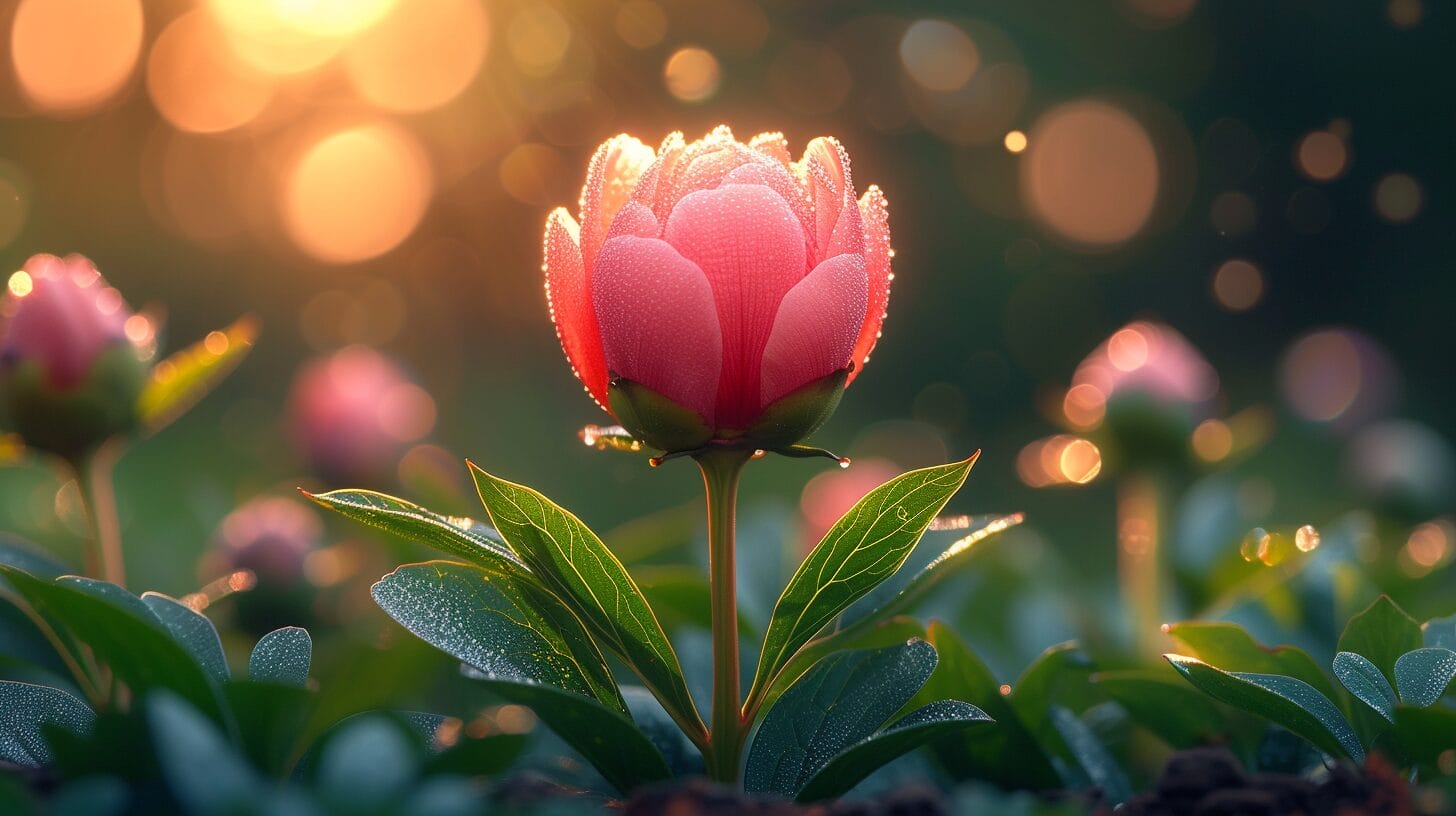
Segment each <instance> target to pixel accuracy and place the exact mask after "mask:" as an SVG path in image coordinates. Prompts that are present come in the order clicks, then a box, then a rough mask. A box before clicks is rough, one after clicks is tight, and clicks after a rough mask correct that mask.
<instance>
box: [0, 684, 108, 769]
mask: <svg viewBox="0 0 1456 816" xmlns="http://www.w3.org/2000/svg"><path fill="white" fill-rule="evenodd" d="M95 722H96V714H95V712H93V711H92V710H91V707H90V706H88V705H86V704H85V703H84V702H82V701H81V700H79V699H77V698H76V697H74V696H73V695H71V694H68V693H67V692H64V691H61V690H60V689H55V688H50V687H49V686H35V685H31V684H30V683H14V682H11V681H9V680H0V760H3V761H5V762H13V763H15V764H16V765H24V766H27V767H37V766H40V765H45V764H46V763H48V762H50V760H51V749H50V746H49V745H48V744H47V743H46V740H45V735H44V733H43V730H44V728H45V726H50V725H56V726H60V727H62V728H65V729H67V730H69V731H73V732H75V733H78V734H85V733H87V732H89V731H90V730H91V727H92V725H93V724H94V723H95Z"/></svg>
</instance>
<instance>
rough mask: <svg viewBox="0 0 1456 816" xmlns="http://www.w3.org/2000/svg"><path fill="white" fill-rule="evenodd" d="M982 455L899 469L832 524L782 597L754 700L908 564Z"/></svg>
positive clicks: (755, 682)
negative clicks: (796, 656) (814, 642)
mask: <svg viewBox="0 0 1456 816" xmlns="http://www.w3.org/2000/svg"><path fill="white" fill-rule="evenodd" d="M975 462H976V455H972V456H971V457H970V458H969V459H966V460H965V461H963V462H952V463H950V464H947V465H939V466H937V467H930V468H923V469H921V470H912V471H910V472H909V473H905V474H902V475H900V476H897V477H895V478H894V479H891V480H890V481H888V482H886V483H884V484H882V485H880V486H879V487H877V488H875V489H874V490H871V491H870V492H869V494H867V495H866V496H865V497H864V498H863V499H860V500H859V502H858V503H857V504H855V506H854V507H852V508H850V510H849V512H848V513H845V514H844V516H843V517H841V518H840V519H839V521H836V522H835V523H834V526H833V527H831V528H829V532H828V533H826V534H825V535H824V539H823V540H822V541H820V542H819V544H818V546H816V547H815V548H814V551H813V552H811V553H810V554H809V557H808V558H806V559H804V562H803V563H802V564H801V565H800V566H799V569H798V570H797V571H796V572H795V573H794V576H793V578H790V579H789V585H788V586H787V587H785V588H784V591H783V593H782V594H781V595H780V596H779V600H778V603H776V604H775V605H774V611H773V615H772V616H771V617H770V619H769V624H768V630H767V632H765V634H764V639H763V649H762V651H761V656H760V657H759V662H758V669H757V671H756V672H755V673H754V677H753V685H752V687H751V688H750V690H749V692H748V700H749V703H750V707H752V705H753V704H755V703H756V702H758V701H759V699H760V696H761V695H762V694H763V693H765V692H766V691H767V690H768V688H769V686H770V685H771V684H772V683H773V680H774V678H775V677H776V676H777V675H778V673H779V671H780V670H781V669H783V667H784V665H785V664H786V663H788V662H789V660H790V659H791V658H792V657H793V656H794V653H795V652H797V651H798V650H799V648H800V647H802V646H803V645H804V644H805V643H808V642H809V640H810V639H812V638H813V637H814V636H815V635H817V634H818V633H819V631H820V630H821V629H823V628H824V626H825V625H826V624H828V623H829V622H830V621H832V620H833V619H834V618H835V616H837V615H839V613H841V612H843V611H844V610H845V609H847V608H848V607H849V605H850V604H852V603H854V602H855V601H857V600H859V599H860V598H862V597H864V595H865V594H866V593H868V592H869V591H870V590H872V589H874V588H875V587H876V586H878V585H879V584H880V582H882V581H884V580H885V579H886V578H888V577H890V576H891V575H893V574H894V573H895V572H896V571H897V570H899V569H900V566H901V565H902V564H904V563H905V559H906V558H907V557H908V556H909V555H910V552H911V550H913V549H914V548H915V544H916V542H918V541H919V540H920V537H921V536H922V535H924V533H925V528H926V527H927V526H928V525H929V524H930V522H931V520H932V519H934V518H935V516H936V514H938V513H939V512H940V511H941V508H943V507H945V504H946V502H948V501H950V497H951V496H953V495H955V492H956V491H957V490H959V489H960V487H961V485H962V484H964V483H965V481H966V476H967V475H968V474H969V473H970V471H971V466H972V465H974V464H975Z"/></svg>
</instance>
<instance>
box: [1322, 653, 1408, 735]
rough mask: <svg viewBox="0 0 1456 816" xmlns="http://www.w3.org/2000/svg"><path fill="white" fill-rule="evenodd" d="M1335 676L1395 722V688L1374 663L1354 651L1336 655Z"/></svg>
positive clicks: (1381, 713) (1358, 697) (1361, 698)
mask: <svg viewBox="0 0 1456 816" xmlns="http://www.w3.org/2000/svg"><path fill="white" fill-rule="evenodd" d="M1334 670H1335V677H1336V678H1337V679H1338V680H1339V681H1340V684H1341V685H1343V686H1344V687H1345V688H1346V689H1348V690H1349V692H1350V693H1351V694H1353V695H1355V699H1357V700H1359V701H1360V702H1362V703H1364V704H1365V705H1367V706H1370V707H1371V708H1372V709H1374V710H1375V713H1377V714H1379V715H1380V716H1382V717H1384V718H1385V719H1386V720H1387V721H1389V722H1395V702H1396V701H1395V689H1393V688H1391V687H1390V681H1389V680H1386V679H1385V675H1383V674H1381V673H1380V669H1379V668H1377V667H1376V665H1375V664H1374V663H1371V662H1370V661H1369V660H1366V659H1365V658H1364V657H1362V656H1360V655H1357V654H1355V653H1354V652H1340V653H1339V654H1337V655H1335V663H1334Z"/></svg>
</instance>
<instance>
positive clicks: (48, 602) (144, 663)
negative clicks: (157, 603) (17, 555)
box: [0, 566, 222, 716]
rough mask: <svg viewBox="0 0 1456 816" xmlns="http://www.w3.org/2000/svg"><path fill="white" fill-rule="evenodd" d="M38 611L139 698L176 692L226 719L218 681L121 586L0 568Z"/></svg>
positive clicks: (147, 609)
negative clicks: (41, 576)
mask: <svg viewBox="0 0 1456 816" xmlns="http://www.w3.org/2000/svg"><path fill="white" fill-rule="evenodd" d="M0 572H3V573H4V575H5V577H6V578H8V579H9V581H10V584H11V586H13V587H14V588H15V591H16V592H17V593H19V594H20V596H21V597H22V598H24V599H25V601H26V602H27V603H29V604H30V605H31V606H32V607H34V608H35V609H36V611H38V612H40V613H41V614H42V615H44V616H46V617H47V618H49V619H50V620H52V621H54V622H55V623H57V624H58V625H60V626H63V627H65V628H66V629H67V630H68V631H69V632H70V634H71V635H72V636H74V637H75V639H76V640H78V641H80V642H82V643H84V644H86V645H87V646H88V647H90V649H91V651H92V653H93V654H94V655H95V656H96V658H97V659H98V660H100V661H101V662H103V663H105V664H106V665H108V666H110V667H111V671H112V672H113V673H114V674H115V676H116V678H117V679H118V680H120V681H122V682H124V683H126V684H127V685H128V686H130V687H131V690H132V691H133V692H134V693H135V694H137V695H138V696H142V695H145V694H147V693H149V692H151V691H152V690H154V689H170V690H172V691H174V692H176V693H177V694H179V695H181V696H182V697H183V698H185V699H186V700H187V701H188V702H190V703H192V704H193V705H194V706H196V707H197V708H199V709H200V710H202V711H203V712H204V713H206V714H208V715H210V716H221V714H222V707H221V704H220V703H219V700H218V690H217V685H216V681H214V680H213V679H212V677H211V676H210V675H209V674H208V673H207V672H206V670H204V669H203V668H202V666H201V665H200V664H199V663H198V662H197V660H195V659H194V658H193V657H192V654H191V653H189V652H188V651H187V650H186V649H185V648H184V647H183V646H182V645H181V644H180V643H178V642H177V640H176V639H175V638H174V637H173V636H172V635H171V633H170V632H168V631H167V629H166V628H165V627H164V626H163V625H162V622H161V621H160V620H158V619H157V616H156V615H155V614H153V613H152V610H151V609H149V608H147V605H146V604H145V603H143V602H142V601H141V600H140V599H139V598H137V597H136V596H135V595H132V594H131V593H129V592H127V591H126V590H124V589H122V588H121V587H119V586H116V585H115V584H108V583H106V582H104V581H96V580H92V579H90V578H78V577H76V576H64V577H61V578H57V579H56V580H54V581H45V580H41V579H39V578H35V577H33V576H31V575H28V574H27V573H24V572H21V571H19V570H16V569H13V568H9V567H4V566H0Z"/></svg>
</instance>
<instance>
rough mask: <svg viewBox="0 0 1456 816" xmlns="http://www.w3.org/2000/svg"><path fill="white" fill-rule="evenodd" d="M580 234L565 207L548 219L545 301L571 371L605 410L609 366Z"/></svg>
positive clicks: (558, 209)
mask: <svg viewBox="0 0 1456 816" xmlns="http://www.w3.org/2000/svg"><path fill="white" fill-rule="evenodd" d="M578 233H579V229H578V227H577V225H576V221H575V219H573V218H572V217H571V214H570V213H568V212H567V211H566V210H565V209H563V208H559V207H558V208H557V209H556V210H555V211H554V212H552V213H551V215H550V217H548V218H547V219H546V302H547V305H548V306H549V307H550V310H551V321H552V322H553V323H555V324H556V339H558V340H560V341H561V349H562V351H565V352H566V360H567V362H569V363H571V370H572V371H574V372H575V373H576V377H577V379H579V380H581V382H582V384H583V385H585V386H586V390H587V393H589V394H591V396H592V399H594V400H596V401H597V405H600V406H601V407H602V408H603V409H606V407H607V368H606V365H605V364H604V363H603V362H602V340H601V334H600V332H599V331H598V330H597V318H596V313H595V312H593V311H592V308H591V302H590V301H589V300H588V297H587V277H586V273H585V270H584V268H583V266H582V261H581V248H580V244H579V243H578V239H579V238H578Z"/></svg>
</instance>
